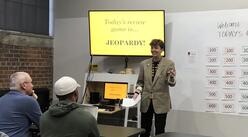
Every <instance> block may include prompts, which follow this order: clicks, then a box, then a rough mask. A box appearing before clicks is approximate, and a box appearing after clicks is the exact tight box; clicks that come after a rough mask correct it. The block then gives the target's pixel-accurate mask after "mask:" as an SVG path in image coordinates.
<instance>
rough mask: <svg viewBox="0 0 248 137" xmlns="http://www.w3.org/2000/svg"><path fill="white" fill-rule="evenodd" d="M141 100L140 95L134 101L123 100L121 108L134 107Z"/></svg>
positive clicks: (131, 99)
mask: <svg viewBox="0 0 248 137" xmlns="http://www.w3.org/2000/svg"><path fill="white" fill-rule="evenodd" d="M140 99H141V95H138V96H137V98H136V99H133V98H123V102H122V106H123V107H132V106H135V105H136V104H137V103H138V102H139V101H140Z"/></svg>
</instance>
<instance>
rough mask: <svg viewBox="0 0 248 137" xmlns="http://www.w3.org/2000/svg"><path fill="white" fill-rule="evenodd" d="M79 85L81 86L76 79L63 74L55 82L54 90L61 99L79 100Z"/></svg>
mask: <svg viewBox="0 0 248 137" xmlns="http://www.w3.org/2000/svg"><path fill="white" fill-rule="evenodd" d="M78 87H80V85H79V84H78V83H77V81H76V80H75V79H73V78H71V77H68V76H63V77H61V78H60V79H58V80H57V81H56V82H55V84H54V90H55V91H54V92H55V94H56V96H57V97H58V99H59V100H60V101H61V100H71V101H74V102H77V100H78V90H77V88H78Z"/></svg>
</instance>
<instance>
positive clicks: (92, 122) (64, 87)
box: [40, 76, 100, 137]
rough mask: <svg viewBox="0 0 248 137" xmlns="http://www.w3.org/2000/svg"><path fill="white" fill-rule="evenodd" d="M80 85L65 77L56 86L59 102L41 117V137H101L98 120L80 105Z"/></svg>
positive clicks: (55, 90)
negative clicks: (78, 101)
mask: <svg viewBox="0 0 248 137" xmlns="http://www.w3.org/2000/svg"><path fill="white" fill-rule="evenodd" d="M78 87H80V85H79V84H78V83H77V82H76V80H74V79H73V78H71V77H68V76H64V77H62V78H60V79H59V80H57V81H56V82H55V84H54V92H55V94H56V96H57V97H58V99H59V102H58V103H57V104H55V105H52V106H51V107H50V108H49V109H48V111H46V112H45V113H44V114H43V115H42V116H41V122H40V133H41V137H99V136H100V135H99V131H98V128H97V122H96V119H95V118H94V117H93V116H92V115H91V114H90V113H89V112H87V111H85V110H84V109H83V108H82V107H81V106H80V105H79V104H77V103H76V102H77V100H78V90H77V88H78Z"/></svg>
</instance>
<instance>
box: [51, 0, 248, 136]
mask: <svg viewBox="0 0 248 137" xmlns="http://www.w3.org/2000/svg"><path fill="white" fill-rule="evenodd" d="M240 8H248V1H247V0H235V1H233V0H208V1H203V0H184V1H183V0H173V1H172V0H152V1H151V0H55V13H54V14H55V16H56V19H55V38H54V80H57V79H58V78H59V77H61V76H62V75H70V76H72V77H74V78H75V79H76V80H78V81H79V82H80V83H83V78H84V73H85V72H87V66H88V62H89V60H90V56H89V48H88V47H89V42H88V41H89V38H88V36H89V35H88V20H87V11H88V9H165V10H166V12H186V11H205V10H221V9H240ZM143 59H144V58H138V57H137V58H131V59H130V61H129V65H130V67H133V68H135V70H136V72H137V66H138V63H139V62H140V61H141V60H143ZM93 62H94V63H95V64H99V70H100V71H103V72H106V71H109V70H110V69H112V71H114V72H119V71H120V70H122V69H123V68H124V58H123V57H96V58H94V61H93ZM122 62H123V63H122ZM82 87H83V85H82ZM81 89H82V88H81ZM247 123H248V118H247V117H241V116H231V115H220V114H213V113H202V112H200V113H199V112H197V113H196V112H187V111H171V112H170V113H169V117H168V123H167V131H177V132H185V133H194V134H201V135H210V136H214V137H244V136H247V135H246V132H245V130H246V129H247V128H246V125H247Z"/></svg>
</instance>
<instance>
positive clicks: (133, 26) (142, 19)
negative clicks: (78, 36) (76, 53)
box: [89, 10, 165, 56]
mask: <svg viewBox="0 0 248 137" xmlns="http://www.w3.org/2000/svg"><path fill="white" fill-rule="evenodd" d="M164 16H165V15H164V11H163V10H155V11H154V10H153V11H151V10H145V11H139V10H137V11H127V10H124V11H97V10H96V11H89V27H90V28H89V29H90V51H91V55H116V56H118V55H119V56H120V55H122V56H151V51H150V45H149V43H150V41H151V40H152V39H161V40H164V38H165V28H164V26H165V25H164Z"/></svg>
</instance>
